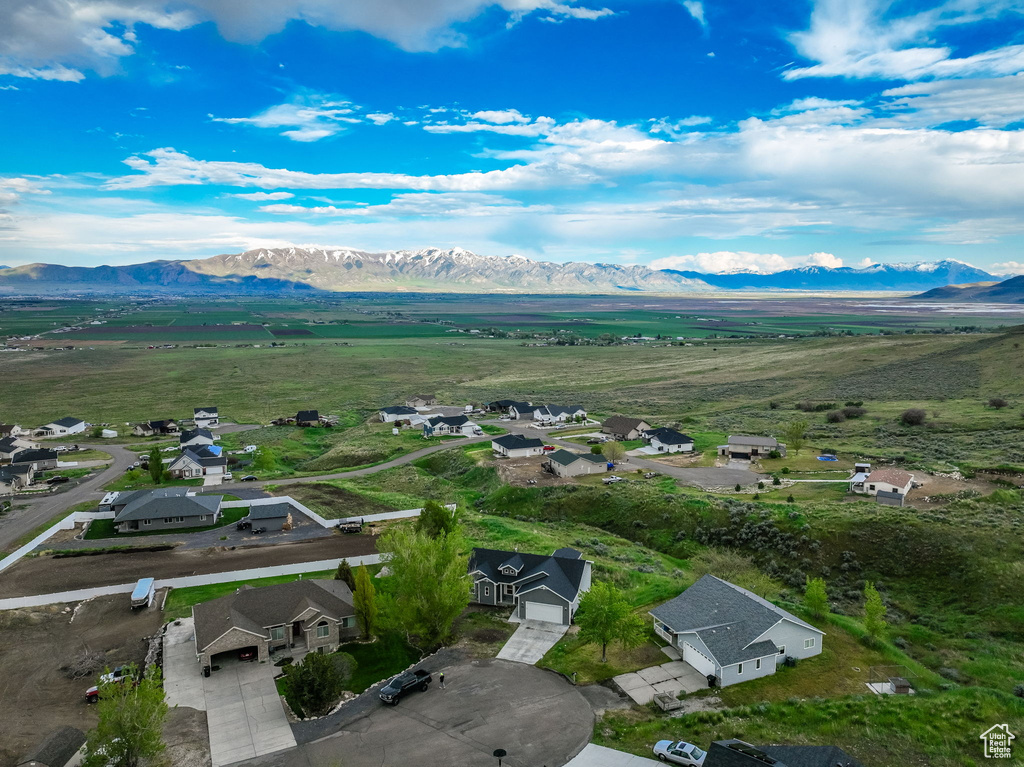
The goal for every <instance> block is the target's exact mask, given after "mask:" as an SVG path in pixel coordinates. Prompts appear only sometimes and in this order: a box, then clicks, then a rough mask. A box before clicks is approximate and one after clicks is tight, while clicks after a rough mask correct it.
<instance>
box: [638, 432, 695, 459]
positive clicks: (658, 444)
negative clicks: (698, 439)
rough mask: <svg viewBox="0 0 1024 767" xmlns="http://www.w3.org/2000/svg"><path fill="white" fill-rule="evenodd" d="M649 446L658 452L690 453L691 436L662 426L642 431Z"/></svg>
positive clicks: (691, 445)
mask: <svg viewBox="0 0 1024 767" xmlns="http://www.w3.org/2000/svg"><path fill="white" fill-rule="evenodd" d="M644 439H646V440H647V441H648V442H649V443H650V445H651V447H653V448H654V449H655V450H657V451H658V452H659V453H690V452H693V437H690V436H688V435H686V434H682V433H681V432H678V431H676V430H675V429H670V428H668V427H667V426H663V427H661V428H660V429H651V430H649V431H647V432H645V433H644Z"/></svg>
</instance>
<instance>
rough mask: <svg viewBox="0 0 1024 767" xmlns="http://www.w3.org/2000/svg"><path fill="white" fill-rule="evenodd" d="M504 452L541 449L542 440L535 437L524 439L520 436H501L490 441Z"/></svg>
mask: <svg viewBox="0 0 1024 767" xmlns="http://www.w3.org/2000/svg"><path fill="white" fill-rule="evenodd" d="M491 442H493V443H494V444H496V445H500V446H501V447H503V448H505V449H506V450H521V449H525V448H528V447H543V446H544V440H542V439H538V438H537V437H524V436H523V435H522V434H503V435H502V436H500V437H495V438H494V439H492V440H491Z"/></svg>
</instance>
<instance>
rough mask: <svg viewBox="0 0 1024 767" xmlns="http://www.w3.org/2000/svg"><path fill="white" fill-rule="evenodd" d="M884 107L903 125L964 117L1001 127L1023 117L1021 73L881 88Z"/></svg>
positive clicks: (930, 123)
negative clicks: (884, 89) (882, 89)
mask: <svg viewBox="0 0 1024 767" xmlns="http://www.w3.org/2000/svg"><path fill="white" fill-rule="evenodd" d="M882 98H883V100H884V101H883V104H884V109H885V110H887V111H888V112H889V113H890V114H891V116H892V118H893V119H894V121H896V122H898V123H900V124H903V125H915V126H922V127H928V126H934V125H941V124H943V123H947V122H954V121H966V122H973V123H976V124H978V125H983V126H987V127H992V128H1005V127H1006V126H1007V125H1010V124H1011V123H1017V122H1021V121H1022V120H1024V73H1021V74H1017V75H1012V76H1009V77H997V78H980V79H975V80H931V81H928V82H923V83H910V84H908V85H903V86H901V87H899V88H890V89H888V90H886V91H883V92H882Z"/></svg>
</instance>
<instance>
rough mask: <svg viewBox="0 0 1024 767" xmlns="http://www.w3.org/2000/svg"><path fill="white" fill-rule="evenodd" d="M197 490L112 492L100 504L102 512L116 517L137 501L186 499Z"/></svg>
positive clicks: (165, 489)
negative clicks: (107, 512) (108, 512)
mask: <svg viewBox="0 0 1024 767" xmlns="http://www.w3.org/2000/svg"><path fill="white" fill-rule="evenodd" d="M195 493H196V490H195V488H191V487H186V486H179V487H161V488H157V489H156V490H112V491H111V492H109V493H107V494H106V495H104V496H103V499H102V500H101V501H100V503H99V509H100V511H112V512H114V514H115V515H116V514H117V513H118V512H120V511H122V510H123V509H125V508H126V507H127V506H129V505H130V504H132V503H134V502H135V501H139V500H144V499H152V498H184V497H185V496H186V495H195Z"/></svg>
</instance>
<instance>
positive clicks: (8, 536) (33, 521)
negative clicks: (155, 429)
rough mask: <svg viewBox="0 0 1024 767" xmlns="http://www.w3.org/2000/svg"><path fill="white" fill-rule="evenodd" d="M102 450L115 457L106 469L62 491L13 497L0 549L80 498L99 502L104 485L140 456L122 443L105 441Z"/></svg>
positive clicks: (1, 526)
mask: <svg viewBox="0 0 1024 767" xmlns="http://www.w3.org/2000/svg"><path fill="white" fill-rule="evenodd" d="M103 451H104V452H107V453H110V455H111V456H113V458H114V460H113V461H112V462H111V464H110V466H108V467H107V468H106V470H104V471H101V472H99V473H98V474H94V475H93V476H91V477H89V478H88V479H86V480H85V481H84V482H80V483H78V484H76V485H73V486H71V487H69V488H68V489H67V490H65V491H64V492H60V493H54V494H53V495H47V496H43V497H42V498H31V499H26V498H17V497H16V498H15V499H14V509H13V510H12V511H11V512H10V513H9V514H7V515H6V516H5V517H3V519H0V551H4V550H6V549H8V548H11V544H13V543H14V542H15V541H17V540H18V539H19V538H21V537H23V536H25V535H27V534H28V533H30V532H32V531H33V530H35V529H36V528H37V527H39V526H40V525H43V524H45V523H46V522H49V521H50V520H51V519H53V517H55V516H56V515H57V514H59V513H60V512H62V511H64V510H65V509H69V508H71V507H72V506H74V505H76V504H79V503H82V502H83V501H92V500H95V501H96V502H99V500H100V498H102V494H103V486H104V485H106V484H107V483H108V482H111V481H113V480H114V479H116V478H117V477H118V476H120V475H121V474H123V473H124V472H125V471H126V470H127V469H128V467H129V466H131V465H132V464H133V463H135V462H136V461H137V460H139V458H138V455H137V454H136V453H135V451H133V450H128V449H127V448H125V447H124V446H122V445H104V446H103Z"/></svg>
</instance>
